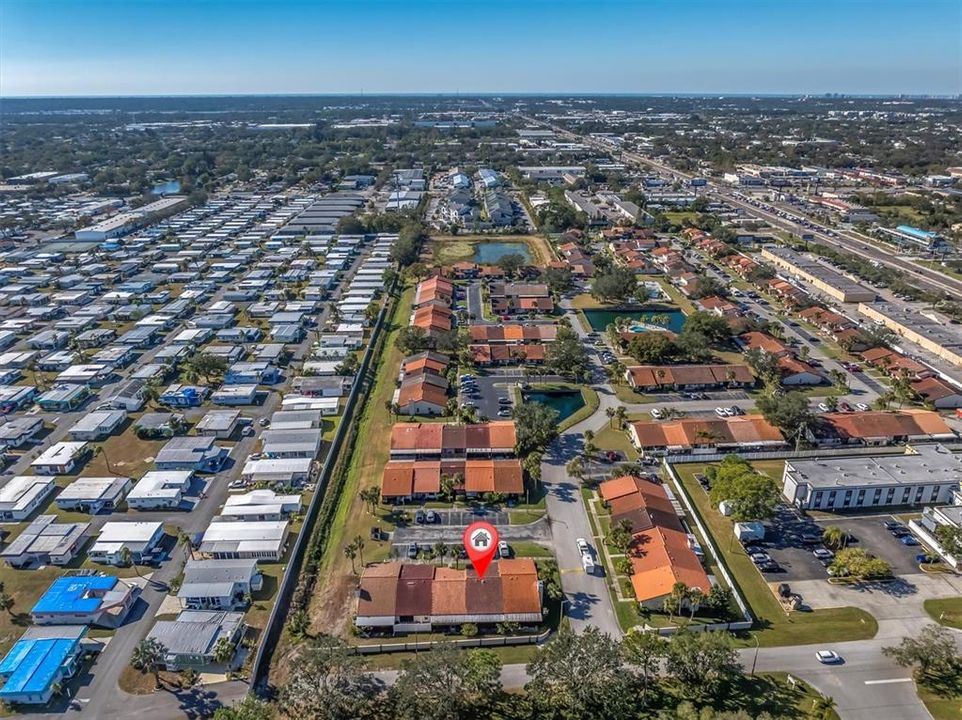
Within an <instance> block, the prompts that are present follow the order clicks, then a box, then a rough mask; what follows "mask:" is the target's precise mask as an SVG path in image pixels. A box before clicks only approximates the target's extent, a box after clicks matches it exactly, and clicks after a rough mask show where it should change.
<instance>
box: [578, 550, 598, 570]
mask: <svg viewBox="0 0 962 720" xmlns="http://www.w3.org/2000/svg"><path fill="white" fill-rule="evenodd" d="M581 567H583V568H584V569H585V573H586V574H588V575H594V574H595V561H594V558H592V557H591V553H587V552H586V553H581Z"/></svg>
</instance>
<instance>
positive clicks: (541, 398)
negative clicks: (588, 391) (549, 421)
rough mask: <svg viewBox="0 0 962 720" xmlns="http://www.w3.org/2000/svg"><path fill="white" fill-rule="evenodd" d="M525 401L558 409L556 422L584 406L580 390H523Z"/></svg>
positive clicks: (522, 395) (522, 394)
mask: <svg viewBox="0 0 962 720" xmlns="http://www.w3.org/2000/svg"><path fill="white" fill-rule="evenodd" d="M521 397H522V398H523V399H524V401H525V402H536V403H541V404H542V405H547V406H548V407H550V408H554V409H555V410H557V411H558V422H561V421H562V420H565V419H566V418H569V417H571V416H572V415H574V414H575V413H576V412H578V411H579V410H580V409H581V408H583V407H584V406H585V399H584V396H582V394H581V391H580V390H525V391H523V392H522V393H521Z"/></svg>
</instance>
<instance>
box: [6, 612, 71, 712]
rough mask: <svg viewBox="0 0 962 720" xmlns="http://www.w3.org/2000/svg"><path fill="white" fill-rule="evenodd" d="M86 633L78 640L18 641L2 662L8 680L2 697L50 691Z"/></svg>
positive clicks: (32, 639) (56, 638)
mask: <svg viewBox="0 0 962 720" xmlns="http://www.w3.org/2000/svg"><path fill="white" fill-rule="evenodd" d="M85 631H86V630H85V629H84V628H81V631H80V632H79V633H78V634H77V636H76V637H51V638H31V639H29V640H18V641H17V644H16V645H14V646H13V647H12V648H11V649H10V652H8V653H7V654H6V656H5V657H4V658H3V660H2V661H0V676H2V677H5V678H6V679H7V681H6V682H5V683H4V685H3V687H2V688H0V698H4V697H13V696H16V695H23V694H27V693H44V692H46V691H47V690H49V689H50V686H51V685H53V683H55V682H57V681H59V680H60V668H61V667H63V665H64V664H65V663H66V662H67V661H68V660H70V658H71V657H73V655H74V654H75V653H76V652H77V646H78V645H79V644H80V639H81V638H82V637H83V634H84V632H85Z"/></svg>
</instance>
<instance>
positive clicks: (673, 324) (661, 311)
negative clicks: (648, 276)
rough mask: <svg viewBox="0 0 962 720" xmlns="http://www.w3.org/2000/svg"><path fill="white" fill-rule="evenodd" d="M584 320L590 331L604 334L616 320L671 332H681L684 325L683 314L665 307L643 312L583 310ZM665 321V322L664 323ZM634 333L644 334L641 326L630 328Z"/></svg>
mask: <svg viewBox="0 0 962 720" xmlns="http://www.w3.org/2000/svg"><path fill="white" fill-rule="evenodd" d="M584 314H585V318H587V320H588V324H589V325H591V329H592V330H595V331H597V332H604V331H605V328H607V327H608V325H610V324H611V323H613V322H614V321H615V319H616V318H620V317H623V318H630V319H631V320H638V321H639V322H643V323H650V324H652V325H658V326H659V327H663V328H667V329H668V330H671V331H672V332H676V333H677V332H681V328H682V325H684V324H685V313H683V312H682V311H681V310H679V309H678V308H673V307H665V306H650V307H647V308H645V309H644V310H629V309H627V308H625V309H621V310H617V309H616V310H585V311H584ZM666 320H667V322H665V321H666ZM632 329H633V330H634V331H636V332H645V328H644V326H642V325H637V326H635V327H633V328H632Z"/></svg>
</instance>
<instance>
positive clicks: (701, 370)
mask: <svg viewBox="0 0 962 720" xmlns="http://www.w3.org/2000/svg"><path fill="white" fill-rule="evenodd" d="M625 379H626V380H628V384H629V385H631V387H633V388H634V389H635V390H659V389H665V390H668V389H673V390H698V389H703V388H711V387H720V386H728V387H751V386H752V385H754V384H755V376H754V375H752V371H751V370H749V369H748V366H747V365H632V366H630V367H628V368H627V369H626V370H625Z"/></svg>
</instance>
